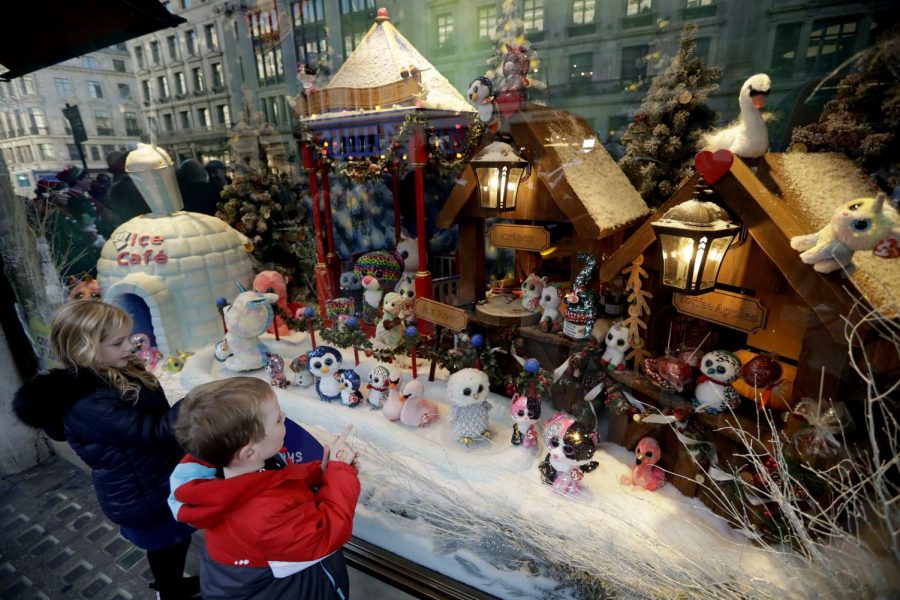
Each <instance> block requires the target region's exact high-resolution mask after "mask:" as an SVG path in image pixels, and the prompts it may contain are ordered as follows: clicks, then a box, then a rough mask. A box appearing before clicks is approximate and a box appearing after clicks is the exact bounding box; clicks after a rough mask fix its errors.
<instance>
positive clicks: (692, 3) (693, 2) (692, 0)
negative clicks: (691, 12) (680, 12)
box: [685, 0, 714, 8]
mask: <svg viewBox="0 0 900 600" xmlns="http://www.w3.org/2000/svg"><path fill="white" fill-rule="evenodd" d="M713 1H714V0H685V8H700V7H701V6H712V5H713Z"/></svg>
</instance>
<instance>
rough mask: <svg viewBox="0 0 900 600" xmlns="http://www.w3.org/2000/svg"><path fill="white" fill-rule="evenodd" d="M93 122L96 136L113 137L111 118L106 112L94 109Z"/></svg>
mask: <svg viewBox="0 0 900 600" xmlns="http://www.w3.org/2000/svg"><path fill="white" fill-rule="evenodd" d="M94 122H95V123H97V135H113V126H112V117H111V116H110V115H109V111H108V110H105V109H96V110H95V111H94Z"/></svg>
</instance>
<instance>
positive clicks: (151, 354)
mask: <svg viewBox="0 0 900 600" xmlns="http://www.w3.org/2000/svg"><path fill="white" fill-rule="evenodd" d="M131 347H132V349H133V351H134V353H135V355H137V357H138V360H140V361H141V362H142V363H144V365H146V367H147V369H149V370H150V371H152V370H153V369H155V368H156V365H157V364H158V363H159V360H160V359H161V358H162V357H163V354H162V352H160V351H159V350H158V349H157V348H156V346H151V345H150V336H148V335H147V334H146V333H135V334H134V335H132V336H131Z"/></svg>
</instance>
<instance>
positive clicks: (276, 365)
mask: <svg viewBox="0 0 900 600" xmlns="http://www.w3.org/2000/svg"><path fill="white" fill-rule="evenodd" d="M266 373H268V374H269V381H270V383H271V384H272V387H277V388H281V389H284V388H286V387H288V386H289V385H291V382H290V381H288V379H287V377H285V376H284V359H283V358H281V355H279V354H273V353H271V352H266Z"/></svg>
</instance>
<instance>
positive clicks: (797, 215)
mask: <svg viewBox="0 0 900 600" xmlns="http://www.w3.org/2000/svg"><path fill="white" fill-rule="evenodd" d="M699 179H700V178H699V176H698V175H693V176H692V177H689V178H687V179H685V180H684V182H682V184H681V186H680V187H679V189H678V190H677V191H676V192H675V194H673V196H672V197H671V198H670V199H669V200H668V201H667V202H666V203H665V204H663V206H661V207H660V208H659V210H658V211H657V212H656V213H654V214H653V216H652V217H650V218H649V219H648V220H647V221H646V222H645V223H644V224H643V225H641V227H639V228H638V230H637V231H636V232H635V233H634V234H633V235H632V236H631V237H630V238H629V239H628V240H626V242H625V243H624V244H623V245H622V246H621V247H620V248H619V249H618V250H617V251H616V252H615V253H614V254H613V255H612V256H611V257H610V258H609V260H607V261H606V262H605V263H603V264H602V265H601V267H600V272H599V278H600V281H601V282H604V281H609V280H611V279H612V278H613V277H615V276H616V274H618V273H619V272H621V270H622V269H623V268H624V267H625V266H626V265H628V264H629V263H630V262H631V261H632V260H633V259H634V258H635V257H636V256H637V255H638V254H641V253H642V252H644V250H646V249H647V248H649V247H650V246H651V245H652V244H653V243H654V242H655V241H656V236H655V234H654V232H653V228H652V225H651V223H652V222H653V221H655V220H656V219H658V218H660V217H661V216H662V215H663V214H664V213H665V212H666V211H667V210H668V209H669V208H671V207H672V206H675V205H677V204H680V203H681V202H684V201H686V200H689V199H690V198H691V196H692V193H693V189H694V187H695V185H696V184H697V183H698V181H699ZM712 187H713V188H714V189H715V190H716V192H717V193H718V195H719V198H720V199H721V201H722V203H723V204H724V205H725V207H726V208H727V209H728V210H729V211H730V212H731V213H732V214H734V215H735V216H736V217H737V218H738V220H740V221H741V222H743V223H744V225H746V226H747V229H748V231H749V234H750V236H751V238H753V240H754V241H755V242H756V243H757V244H758V245H759V246H760V248H762V250H763V252H765V254H766V255H767V256H768V257H769V258H770V259H771V260H772V262H773V263H774V264H775V266H776V267H777V268H778V270H779V271H780V272H781V274H782V275H783V276H784V277H785V279H786V280H787V281H788V283H790V285H791V286H792V287H793V288H794V290H795V291H796V292H797V294H798V295H799V296H800V297H801V298H802V299H803V300H804V302H805V303H806V304H807V305H809V307H810V308H811V309H812V310H813V311H814V312H815V313H816V314H817V315H818V317H819V318H820V320H821V321H822V323H823V325H824V326H825V327H826V328H827V329H828V331H829V332H830V333H831V335H832V337H834V338H835V339H836V340H839V341H843V340H844V339H845V338H844V336H845V334H844V322H843V319H842V317H843V316H848V315H850V314H851V312H852V310H853V302H854V300H853V296H852V295H851V293H850V292H849V291H848V290H847V289H846V287H845V286H846V285H847V283H848V281H847V279H845V278H844V276H843V274H842V273H839V272H838V273H831V274H829V275H823V274H821V273H818V272H816V271H815V270H814V269H813V268H812V266H811V265H807V264H804V263H803V261H801V260H800V256H799V253H798V252H797V251H795V250H794V249H792V248H791V246H790V238H791V237H793V236H795V235H802V234H805V233H810V232H813V231H817V230H818V229H820V228H821V227H822V226H823V225H825V224H826V223H827V222H828V220H829V218H830V217H831V214H832V212H833V211H834V209H835V207H836V206H837V205H839V204H841V203H843V202H845V201H846V200H848V199H852V198H858V197H864V196H872V195H874V193H875V192H874V190H873V189H872V188H871V187H869V186H868V184H867V183H866V180H865V178H864V176H862V174H861V173H859V171H858V170H857V169H856V167H855V166H854V165H853V163H852V162H851V161H850V160H848V159H846V158H845V157H843V156H838V155H833V154H819V155H816V154H803V155H799V156H798V155H787V154H767V155H766V156H765V159H764V161H763V162H762V164H761V165H760V167H759V176H757V174H754V173H753V171H752V170H751V169H750V168H749V167H748V166H747V165H746V164H745V163H744V162H743V161H741V159H740V158H737V157H735V159H734V163H733V164H732V166H731V169H730V171H729V172H728V173H726V174H725V175H724V176H722V178H721V179H719V180H718V181H717V182H716V183H715V184H714V185H713V186H712ZM854 264H856V265H857V270H856V272H855V273H854V274H853V275H851V276H850V278H849V283H851V284H852V285H853V287H855V288H856V289H857V291H858V292H859V293H860V294H861V295H862V297H863V298H864V299H865V300H866V301H867V302H868V303H869V304H871V305H872V307H873V308H875V309H876V310H878V311H879V313H880V314H881V315H882V316H884V317H885V318H889V319H894V318H897V317H898V315H900V312H898V299H900V285H898V283H897V279H898V277H900V275H897V271H900V269H897V268H896V267H894V266H893V265H890V264H889V263H887V262H886V261H885V259H880V258H876V257H874V256H871V255H869V253H866V252H857V253H856V256H855V257H854ZM886 266H888V268H885V267H886Z"/></svg>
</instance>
